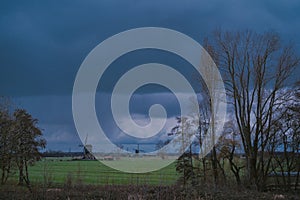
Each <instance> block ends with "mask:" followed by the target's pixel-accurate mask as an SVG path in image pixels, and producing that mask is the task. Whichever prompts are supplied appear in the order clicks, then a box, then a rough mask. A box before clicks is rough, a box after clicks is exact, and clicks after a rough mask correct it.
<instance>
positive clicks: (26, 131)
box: [0, 98, 46, 186]
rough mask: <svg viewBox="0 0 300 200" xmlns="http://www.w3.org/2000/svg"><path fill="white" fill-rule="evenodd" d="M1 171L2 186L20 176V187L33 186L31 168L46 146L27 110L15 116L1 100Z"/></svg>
mask: <svg viewBox="0 0 300 200" xmlns="http://www.w3.org/2000/svg"><path fill="white" fill-rule="evenodd" d="M0 100H1V101H0V169H1V184H5V182H6V181H7V180H8V178H9V176H11V175H12V174H14V173H16V171H17V172H18V175H19V184H20V185H22V184H24V183H26V185H27V186H30V180H29V174H28V166H29V165H33V164H34V162H35V161H37V160H39V159H40V158H41V154H40V152H39V150H40V149H42V148H44V147H45V145H46V141H45V139H43V138H42V131H41V129H40V128H39V127H38V126H37V123H38V120H37V119H34V118H33V117H32V116H31V115H30V114H29V113H28V112H27V111H26V110H24V109H15V110H14V111H13V112H12V113H11V111H10V109H9V104H7V103H6V102H8V101H6V100H5V98H0Z"/></svg>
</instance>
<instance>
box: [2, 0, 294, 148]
mask: <svg viewBox="0 0 300 200" xmlns="http://www.w3.org/2000/svg"><path fill="white" fill-rule="evenodd" d="M299 10H300V1H298V0H287V1H286V0H281V1H279V0H257V1H243V0H227V1H224V0H205V1H203V0H187V1H182V0H164V1H150V0H118V1H117V0H95V1H83V0H69V1H66V0H60V1H53V0H43V1H41V0H37V1H30V0H29V1H1V3H0V51H1V54H0V69H1V73H0V95H4V96H11V97H12V98H13V99H14V102H15V104H16V105H17V106H18V107H23V108H25V109H27V110H28V112H30V113H31V114H32V115H33V116H34V117H35V118H38V119H39V126H40V127H41V128H42V129H43V130H44V136H45V138H46V140H47V141H48V145H47V149H52V150H69V149H71V150H72V151H75V150H79V147H78V144H80V140H79V137H78V136H77V132H76V129H75V126H74V122H73V118H72V99H71V94H72V89H73V83H74V80H75V76H76V73H77V71H78V69H79V67H80V65H81V63H82V61H83V60H84V58H85V57H86V56H87V54H88V53H89V52H90V51H91V50H92V49H93V48H94V47H95V46H96V45H98V44H99V43H100V42H102V41H103V40H105V39H106V38H108V37H110V36H112V35H114V34H117V33H119V32H121V31H125V30H128V29H132V28H138V27H148V26H151V27H165V28H170V29H174V30H177V31H180V32H182V33H184V34H186V35H188V36H190V37H192V38H193V39H195V40H196V41H198V42H200V43H201V42H202V41H203V38H204V37H206V36H209V34H210V32H211V31H213V30H214V29H216V28H222V29H224V30H244V29H252V30H255V31H258V32H263V31H268V30H274V31H276V32H278V33H279V35H280V36H282V38H283V40H284V41H285V42H288V41H290V42H292V43H294V44H295V47H296V49H297V52H298V53H300V37H299V33H300V26H299V22H300V12H299ZM156 53H157V52H156ZM133 56H134V55H133ZM152 56H153V55H152ZM142 58H144V57H143V56H139V59H138V61H139V62H141V61H143V60H142ZM145 59H146V58H145ZM129 60H130V61H132V62H134V61H133V60H134V59H133V58H131V59H129ZM128 62H129V61H128ZM297 72H300V70H299V69H298V70H297ZM187 73H188V72H187ZM110 76H111V77H110ZM297 76H298V75H297V73H295V77H294V79H295V78H296V77H297ZM113 78H114V76H113V70H112V72H111V73H108V78H106V79H107V80H110V79H113ZM150 91H151V90H150ZM161 92H164V89H162V91H161ZM145 95H148V96H136V101H137V102H138V101H139V100H140V101H142V102H143V103H144V104H145V105H148V104H149V105H150V104H151V103H153V102H154V103H155V102H156V100H157V99H155V96H153V95H151V92H150V95H149V91H148V92H147V94H146V93H145ZM166 96H168V95H167V94H166ZM146 97H147V98H146ZM169 98H171V97H165V99H169ZM159 99H161V100H162V101H164V98H161V96H160V97H159ZM172 102H175V104H174V105H173V104H172V105H170V104H168V102H167V103H166V102H165V104H166V106H167V107H168V106H169V107H170V109H169V110H170V111H169V113H168V114H169V116H168V117H169V120H170V122H169V123H171V122H173V123H175V122H174V120H173V118H172V117H174V116H176V114H177V113H178V111H177V110H176V108H175V107H176V105H177V104H176V100H174V101H172ZM136 105H139V104H136ZM96 106H97V105H96ZM100 108H101V107H99V108H98V109H100ZM145 112H146V111H145V108H141V107H139V106H137V107H135V108H133V109H132V113H133V115H134V116H140V117H138V119H142V118H143V114H144V113H145ZM141 116H142V117H141ZM172 120H173V121H172ZM106 124H108V125H107V126H108V127H109V126H111V124H110V123H109V122H107V123H106ZM108 129H109V130H111V131H112V132H114V133H113V134H116V133H117V131H116V129H115V128H108ZM167 129H168V128H167V127H166V128H165V129H164V130H163V131H165V132H167V131H168V130H167Z"/></svg>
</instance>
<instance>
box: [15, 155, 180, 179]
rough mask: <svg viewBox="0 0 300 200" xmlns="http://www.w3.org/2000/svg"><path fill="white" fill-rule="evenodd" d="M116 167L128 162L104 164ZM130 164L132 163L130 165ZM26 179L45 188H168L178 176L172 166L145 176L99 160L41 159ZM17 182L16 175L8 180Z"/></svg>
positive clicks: (128, 162) (172, 164) (173, 165)
mask: <svg viewBox="0 0 300 200" xmlns="http://www.w3.org/2000/svg"><path fill="white" fill-rule="evenodd" d="M106 162H114V163H115V164H116V165H118V164H122V165H125V166H126V165H128V166H129V165H130V162H132V161H130V160H122V161H106ZM131 164H132V163H131ZM29 177H30V181H31V182H32V183H38V184H47V185H64V184H81V183H82V184H83V183H84V184H91V185H106V184H116V185H124V184H125V185H126V184H135V185H136V184H137V185H143V184H150V185H170V184H174V183H175V182H176V180H177V179H178V177H179V175H178V173H177V172H176V169H175V164H174V163H171V164H170V165H168V166H167V167H164V168H162V169H160V170H158V171H153V172H148V173H125V172H121V171H118V170H115V169H112V168H110V167H107V166H106V165H104V164H103V163H102V162H100V161H96V160H95V161H94V160H75V161H73V160H71V159H68V158H44V159H43V160H41V161H39V162H36V163H35V164H34V165H33V166H30V168H29ZM10 180H11V181H14V180H15V181H17V173H16V174H15V175H14V176H13V177H11V178H10Z"/></svg>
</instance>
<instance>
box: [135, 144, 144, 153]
mask: <svg viewBox="0 0 300 200" xmlns="http://www.w3.org/2000/svg"><path fill="white" fill-rule="evenodd" d="M134 151H135V154H139V153H140V152H143V153H145V151H144V150H141V149H140V144H137V148H136V149H134Z"/></svg>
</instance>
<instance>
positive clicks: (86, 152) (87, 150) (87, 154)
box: [79, 134, 95, 160]
mask: <svg viewBox="0 0 300 200" xmlns="http://www.w3.org/2000/svg"><path fill="white" fill-rule="evenodd" d="M87 140H88V134H86V137H85V140H84V145H79V146H80V147H83V157H82V159H83V160H95V157H94V156H93V154H92V152H93V151H92V150H93V146H92V145H91V144H87Z"/></svg>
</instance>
